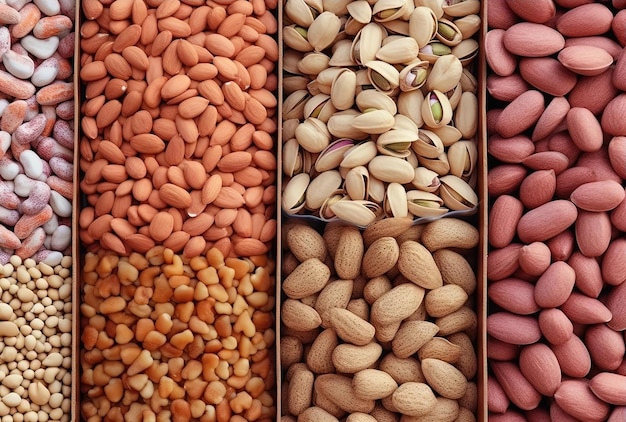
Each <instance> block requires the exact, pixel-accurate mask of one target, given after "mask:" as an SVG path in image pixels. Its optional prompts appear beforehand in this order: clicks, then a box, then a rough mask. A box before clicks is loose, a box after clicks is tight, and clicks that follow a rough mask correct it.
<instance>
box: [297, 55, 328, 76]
mask: <svg viewBox="0 0 626 422" xmlns="http://www.w3.org/2000/svg"><path fill="white" fill-rule="evenodd" d="M329 63H330V57H328V56H327V55H326V54H324V53H318V52H312V53H306V54H305V55H303V56H302V59H300V61H299V62H298V70H299V71H300V73H303V74H305V75H317V74H318V73H320V72H321V71H322V70H324V69H327V68H328V66H329Z"/></svg>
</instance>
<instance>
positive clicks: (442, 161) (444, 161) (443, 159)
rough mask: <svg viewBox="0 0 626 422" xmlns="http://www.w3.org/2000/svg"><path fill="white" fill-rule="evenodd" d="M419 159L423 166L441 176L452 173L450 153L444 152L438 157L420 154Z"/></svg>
mask: <svg viewBox="0 0 626 422" xmlns="http://www.w3.org/2000/svg"><path fill="white" fill-rule="evenodd" d="M418 161H419V164H420V165H421V166H424V167H426V168H427V169H429V170H432V171H434V172H435V173H437V174H438V175H439V176H445V175H446V174H448V173H450V163H449V162H448V155H447V154H446V153H442V154H441V155H439V157H437V158H426V157H421V156H418Z"/></svg>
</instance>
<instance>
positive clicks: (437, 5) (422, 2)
mask: <svg viewBox="0 0 626 422" xmlns="http://www.w3.org/2000/svg"><path fill="white" fill-rule="evenodd" d="M446 1H448V0H445V1H442V0H414V3H415V7H416V8H417V7H420V6H424V7H427V8H429V9H430V10H432V11H433V13H434V14H435V16H436V17H437V19H441V17H442V16H443V4H444V3H445V2H446ZM452 1H454V0H452Z"/></svg>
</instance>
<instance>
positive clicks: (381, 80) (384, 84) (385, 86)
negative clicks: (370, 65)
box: [371, 71, 392, 91]
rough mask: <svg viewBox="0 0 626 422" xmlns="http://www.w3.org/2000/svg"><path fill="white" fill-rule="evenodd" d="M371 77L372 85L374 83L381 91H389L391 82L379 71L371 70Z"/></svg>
mask: <svg viewBox="0 0 626 422" xmlns="http://www.w3.org/2000/svg"><path fill="white" fill-rule="evenodd" d="M371 79H372V82H373V83H374V85H376V86H377V87H378V88H379V89H381V90H382V91H389V90H390V89H392V86H391V83H390V82H389V81H388V80H387V79H386V78H385V77H384V76H383V75H381V74H380V73H378V72H376V71H372V73H371Z"/></svg>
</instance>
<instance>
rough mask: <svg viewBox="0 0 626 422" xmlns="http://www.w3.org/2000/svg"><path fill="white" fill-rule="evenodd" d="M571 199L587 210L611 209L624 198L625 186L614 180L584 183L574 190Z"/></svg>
mask: <svg viewBox="0 0 626 422" xmlns="http://www.w3.org/2000/svg"><path fill="white" fill-rule="evenodd" d="M570 199H571V201H572V202H573V203H574V204H575V205H576V206H577V207H579V208H582V209H584V210H587V211H593V212H601V211H610V210H612V209H613V208H615V207H617V206H618V205H619V204H620V203H621V202H622V201H623V200H624V188H623V187H622V186H621V185H620V184H619V183H617V182H614V181H612V180H602V181H597V182H589V183H584V184H582V185H580V186H579V187H577V188H576V189H575V190H574V191H573V192H572V194H571V196H570Z"/></svg>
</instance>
